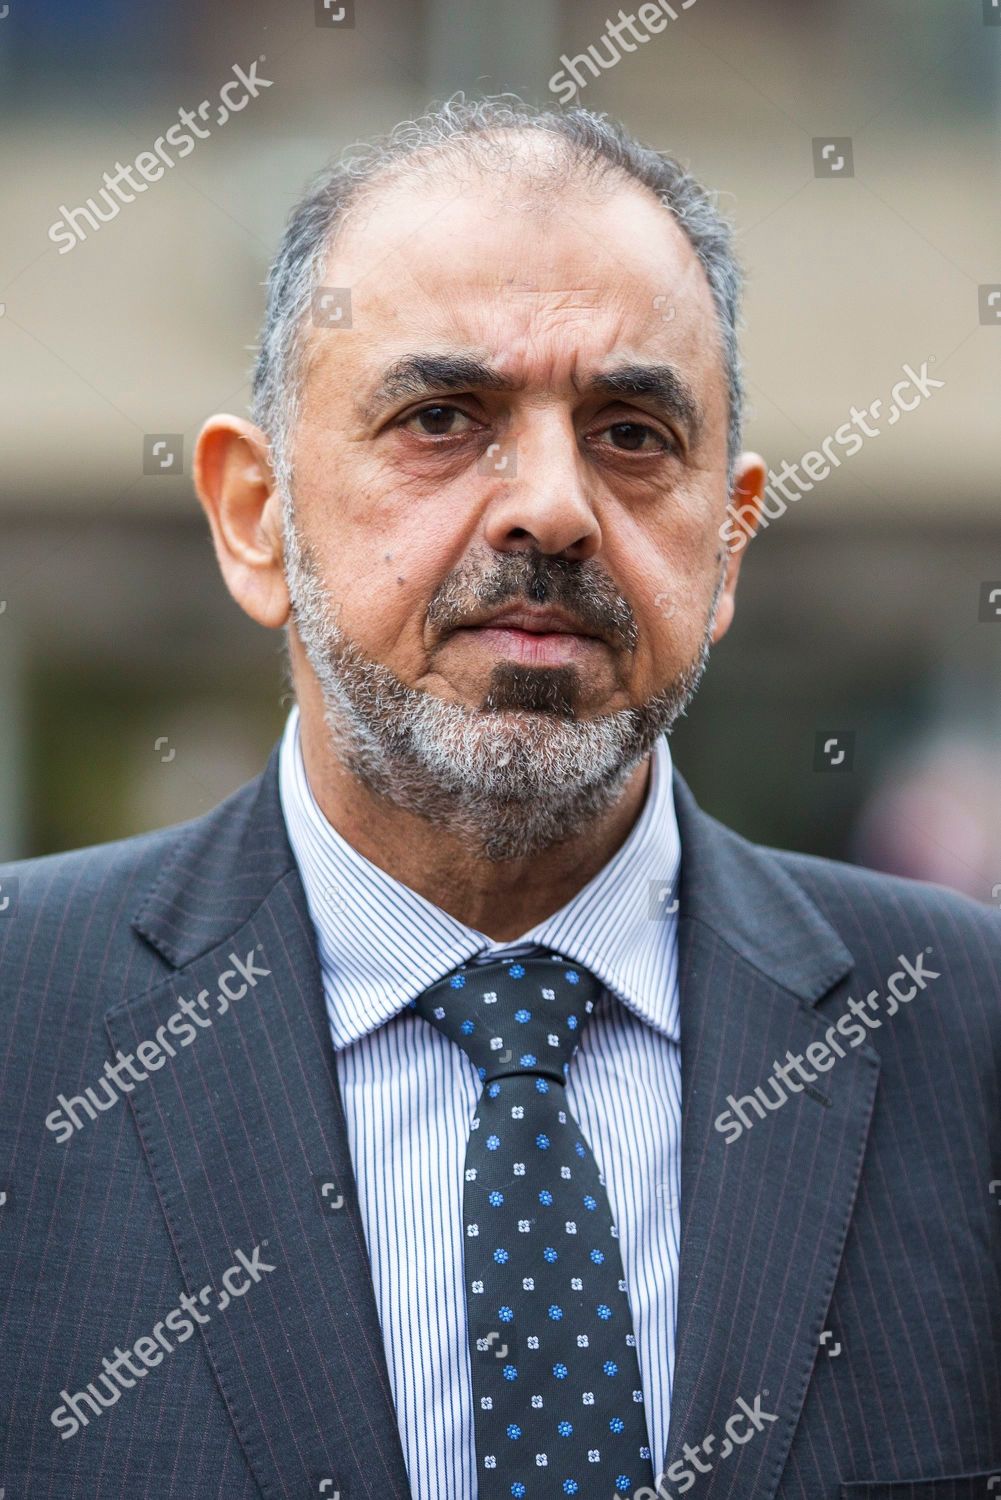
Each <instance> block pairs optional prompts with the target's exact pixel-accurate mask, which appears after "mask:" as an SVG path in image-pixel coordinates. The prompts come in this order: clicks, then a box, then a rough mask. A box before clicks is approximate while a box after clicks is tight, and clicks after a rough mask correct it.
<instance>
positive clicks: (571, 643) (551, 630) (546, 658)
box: [455, 608, 604, 667]
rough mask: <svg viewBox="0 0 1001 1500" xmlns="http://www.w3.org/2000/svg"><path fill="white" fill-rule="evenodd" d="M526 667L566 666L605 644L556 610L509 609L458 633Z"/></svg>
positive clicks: (457, 633)
mask: <svg viewBox="0 0 1001 1500" xmlns="http://www.w3.org/2000/svg"><path fill="white" fill-rule="evenodd" d="M455 633H456V635H461V636H465V637H466V638H467V639H468V640H473V641H476V642H478V644H479V645H480V646H481V647H485V648H486V649H487V650H488V651H490V652H491V653H492V654H495V655H500V656H503V657H505V658H506V659H507V660H509V661H512V660H513V661H517V662H519V663H521V664H522V665H525V666H540V667H541V666H550V667H552V666H565V665H567V664H568V663H572V662H577V661H580V660H581V659H582V658H583V657H586V656H589V655H591V654H592V653H593V652H594V651H595V649H597V648H600V647H602V646H603V645H604V642H603V641H602V640H601V639H600V637H598V636H594V635H591V634H588V633H587V632H585V631H583V630H581V629H580V627H579V626H578V625H577V623H576V622H575V621H573V620H571V619H570V617H569V616H568V615H565V614H563V613H562V612H561V611H560V610H556V609H550V608H545V609H538V610H528V609H522V608H519V609H507V610H501V611H499V612H498V613H497V614H496V615H491V616H490V617H489V618H488V619H485V620H483V621H481V622H480V623H479V624H476V625H468V626H465V627H463V628H462V629H460V630H458V631H456V632H455Z"/></svg>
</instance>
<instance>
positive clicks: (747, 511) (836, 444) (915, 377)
mask: <svg viewBox="0 0 1001 1500" xmlns="http://www.w3.org/2000/svg"><path fill="white" fill-rule="evenodd" d="M929 363H930V361H929V360H927V359H926V360H925V361H924V362H923V364H922V366H921V369H920V370H912V369H911V367H910V365H904V366H903V371H904V376H905V379H903V380H898V381H897V383H896V385H895V386H894V387H893V390H892V391H891V392H890V407H889V411H888V414H887V415H888V417H889V420H888V422H887V424H886V425H887V426H888V427H893V426H894V425H895V424H896V423H897V422H899V420H900V417H901V415H902V413H904V412H909V411H916V410H917V408H918V407H919V406H920V405H921V403H922V401H927V399H928V397H929V396H930V395H931V393H932V391H935V390H941V388H942V386H944V385H945V381H944V380H934V379H933V378H932V377H931V376H930V375H929V374H928V365H929ZM908 386H910V387H911V388H912V389H913V390H914V392H915V396H914V398H913V400H908V401H905V400H904V392H905V391H906V390H907V388H908ZM882 410H883V402H882V400H876V401H874V402H873V403H872V405H871V406H864V407H863V408H862V410H861V411H860V410H859V409H858V407H856V406H853V407H852V409H851V413H850V415H849V419H848V421H847V422H843V423H842V425H841V426H840V427H839V428H838V429H837V431H836V432H834V433H832V434H831V436H830V437H826V438H825V439H824V441H823V442H822V443H821V445H820V449H819V450H818V449H816V448H811V449H810V451H809V452H808V453H804V454H803V456H802V458H801V459H800V460H799V462H798V463H794V464H791V463H790V462H789V460H788V459H785V460H783V464H782V468H781V470H780V471H779V472H778V473H776V472H775V470H774V469H769V471H768V479H769V483H768V484H767V485H766V486H765V494H764V499H763V500H762V503H761V511H760V515H759V518H758V519H757V521H755V516H754V513H753V507H751V506H743V505H742V506H733V505H728V506H727V508H726V511H727V518H726V520H725V521H724V522H723V524H722V525H721V526H720V529H719V538H720V541H721V542H725V543H726V545H727V547H728V548H729V549H730V551H731V552H739V551H740V550H741V549H742V548H743V547H746V546H747V544H748V542H749V541H750V540H751V537H752V536H754V534H755V531H765V530H766V529H767V527H768V524H769V522H770V521H776V520H778V518H779V516H784V515H785V513H786V511H787V510H788V509H789V506H790V505H791V504H794V503H795V502H796V501H797V500H801V499H802V497H803V495H804V494H807V493H809V491H810V490H812V489H813V487H814V485H815V484H819V483H820V482H821V480H824V479H826V478H827V476H828V475H829V474H830V472H831V470H832V469H840V467H841V465H842V463H843V462H844V460H845V459H846V458H854V457H855V455H856V454H857V453H860V452H861V451H862V449H863V448H864V447H865V440H866V438H874V437H879V435H880V428H879V427H878V426H874V425H871V424H870V422H869V421H868V420H867V419H868V418H872V419H873V422H874V421H875V419H876V418H877V417H879V415H880V412H881V411H882ZM839 448H840V449H843V450H844V451H843V452H841V453H839V452H838V451H837V450H838V449H839ZM821 450H822V451H821ZM801 469H802V470H803V471H804V473H805V474H806V476H807V477H806V478H805V479H804V478H803V477H802V475H801V474H800V472H799V471H800V470H801ZM790 484H792V485H795V486H797V490H798V492H797V490H794V491H793V493H792V494H790V493H789V489H788V487H787V486H788V485H790ZM769 505H771V506H772V507H773V509H769Z"/></svg>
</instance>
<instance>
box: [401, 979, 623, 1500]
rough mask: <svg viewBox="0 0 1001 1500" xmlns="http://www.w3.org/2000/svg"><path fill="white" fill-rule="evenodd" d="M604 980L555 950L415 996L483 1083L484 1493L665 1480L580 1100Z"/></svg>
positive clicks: (475, 1170) (477, 1279) (479, 1340)
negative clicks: (575, 1100) (651, 1438)
mask: <svg viewBox="0 0 1001 1500" xmlns="http://www.w3.org/2000/svg"><path fill="white" fill-rule="evenodd" d="M600 993H601V984H600V981H599V980H598V979H597V978H596V977H595V976H594V975H593V974H592V973H590V972H589V970H587V969H585V968H582V967H581V966H579V965H575V964H570V963H567V962H566V961H565V960H564V959H562V958H561V957H560V956H559V955H558V954H555V953H547V952H544V951H542V952H540V954H539V955H538V956H534V955H533V956H532V957H529V958H524V959H522V960H520V961H518V962H510V961H507V962H505V961H497V962H489V963H484V964H468V965H463V966H462V967H461V968H460V969H458V970H456V971H455V972H454V973H453V974H450V975H446V977H445V978H444V979H442V980H439V982H438V983H437V984H435V985H432V987H431V988H430V989H428V990H426V991H425V992H424V994H422V995H421V996H420V997H419V998H418V999H417V1000H416V1001H415V1002H414V1008H415V1009H416V1010H417V1011H418V1012H419V1014H421V1015H422V1016H423V1017H424V1018H425V1019H426V1020H427V1021H429V1022H430V1023H431V1025H432V1026H435V1027H437V1029H438V1030H439V1031H441V1032H443V1033H444V1034H445V1036H447V1037H448V1038H449V1039H450V1040H451V1041H453V1042H455V1043H456V1044H457V1045H458V1046H459V1047H461V1048H462V1050H463V1051H464V1052H465V1053H466V1054H467V1055H468V1056H469V1058H470V1059H471V1060H472V1062H473V1064H474V1066H475V1067H476V1070H477V1073H478V1074H479V1077H480V1081H481V1083H482V1085H483V1091H482V1093H481V1095H480V1099H479V1103H478V1105H477V1109H476V1114H475V1115H474V1117H473V1120H472V1125H471V1129H470V1133H469V1142H468V1145H467V1148H466V1163H465V1183H464V1189H463V1227H464V1230H465V1235H464V1266H463V1275H464V1280H465V1291H466V1306H467V1312H468V1327H469V1348H470V1357H471V1360H472V1379H473V1401H474V1414H475V1425H476V1456H477V1486H478V1487H477V1493H478V1497H479V1500H501V1497H502V1496H503V1497H504V1500H509V1497H514V1500H556V1497H563V1496H567V1495H577V1496H579V1497H580V1500H613V1496H621V1497H627V1496H630V1495H632V1494H633V1492H634V1491H635V1490H636V1489H637V1488H639V1487H640V1486H644V1485H646V1486H649V1485H651V1483H652V1469H651V1464H650V1450H649V1447H648V1446H647V1442H648V1439H647V1431H646V1418H645V1414H644V1410H643V1405H642V1402H643V1392H642V1389H641V1386H640V1375H639V1364H638V1361H637V1357H636V1337H635V1334H634V1333H633V1325H632V1317H631V1315H630V1311H629V1302H628V1299H627V1296H626V1283H625V1279H624V1277H623V1271H622V1258H621V1255H620V1253H619V1247H618V1231H617V1229H616V1227H615V1224H614V1223H613V1220H612V1213H611V1208H610V1205H609V1201H608V1195H607V1193H606V1191H605V1181H604V1178H603V1176H602V1175H601V1171H600V1168H599V1166H598V1164H597V1162H596V1161H595V1159H594V1157H593V1155H592V1153H591V1149H590V1146H589V1145H588V1143H587V1141H586V1140H585V1139H584V1137H583V1135H582V1133H581V1130H580V1127H579V1125H578V1124H577V1121H576V1120H575V1119H574V1117H573V1115H572V1114H571V1113H570V1111H569V1110H568V1108H567V1103H566V1087H565V1084H566V1074H567V1070H568V1068H569V1066H570V1061H571V1059H572V1057H573V1055H574V1052H575V1051H576V1049H577V1047H578V1045H579V1044H580V1039H581V1034H582V1032H583V1029H584V1026H585V1025H586V1022H587V1020H588V1017H589V1016H590V1014H591V1012H592V1011H593V1009H594V1006H595V1004H596V1003H597V1000H598V997H599V995H600Z"/></svg>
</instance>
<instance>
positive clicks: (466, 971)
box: [414, 953, 601, 1083]
mask: <svg viewBox="0 0 1001 1500" xmlns="http://www.w3.org/2000/svg"><path fill="white" fill-rule="evenodd" d="M600 993H601V983H600V981H599V980H598V979H597V978H596V977H595V975H594V974H592V973H591V972H590V970H589V969H585V968H582V967H581V966H580V965H579V964H572V963H568V962H567V961H566V959H564V958H561V957H560V955H559V954H557V953H542V954H540V955H538V956H532V957H530V958H522V959H518V960H516V961H514V962H512V961H510V960H497V961H495V962H491V963H484V964H475V963H473V964H463V965H462V967H461V968H459V969H457V970H456V971H455V972H454V973H452V974H446V976H445V978H444V979H440V980H439V981H438V982H437V984H433V985H432V986H431V988H430V989H427V990H425V991H424V993H423V994H422V995H420V996H418V998H417V999H416V1000H415V1001H414V1009H415V1010H416V1011H417V1012H418V1014H420V1015H422V1016H423V1017H424V1019H425V1020H426V1021H430V1023H431V1025H432V1026H435V1027H437V1029H438V1030H439V1031H441V1032H443V1033H444V1035H445V1036H447V1037H448V1038H449V1040H450V1041H453V1042H455V1043H456V1045H457V1046H459V1047H461V1048H462V1050H463V1052H465V1053H466V1054H467V1056H468V1057H470V1058H471V1059H472V1062H473V1064H474V1066H475V1067H476V1070H477V1072H478V1073H479V1075H480V1079H481V1080H482V1082H484V1083H489V1082H492V1081H493V1079H495V1078H506V1077H509V1076H510V1075H512V1074H516V1073H535V1074H538V1075H541V1076H542V1077H545V1078H552V1079H554V1080H555V1081H556V1082H557V1083H564V1082H565V1075H566V1071H567V1069H568V1068H569V1066H570V1059H571V1058H572V1057H573V1055H574V1053H575V1052H576V1050H577V1048H578V1046H579V1045H580V1039H581V1034H582V1032H583V1030H584V1026H585V1024H586V1022H587V1019H588V1017H589V1016H590V1014H591V1012H592V1011H593V1010H594V1007H595V1004H596V1003H597V1000H598V996H599V994H600Z"/></svg>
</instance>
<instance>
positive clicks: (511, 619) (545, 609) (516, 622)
mask: <svg viewBox="0 0 1001 1500" xmlns="http://www.w3.org/2000/svg"><path fill="white" fill-rule="evenodd" d="M464 628H465V629H466V630H517V631H521V632H526V633H528V634H529V635H573V636H577V637H579V638H581V639H584V640H599V639H600V637H599V636H596V635H595V633H594V631H593V630H588V629H587V628H586V627H585V626H583V625H581V624H580V623H579V621H577V620H575V619H574V618H573V617H572V616H571V615H568V614H565V613H564V612H563V610H561V609H558V608H556V607H555V606H554V605H551V604H547V605H543V606H540V607H539V608H538V609H526V608H525V606H524V605H520V604H519V605H512V606H511V607H510V608H508V609H501V610H498V611H497V613H496V614H493V615H488V616H486V617H485V618H484V619H482V620H475V621H473V623H472V624H471V625H467V626H465V627H464Z"/></svg>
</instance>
